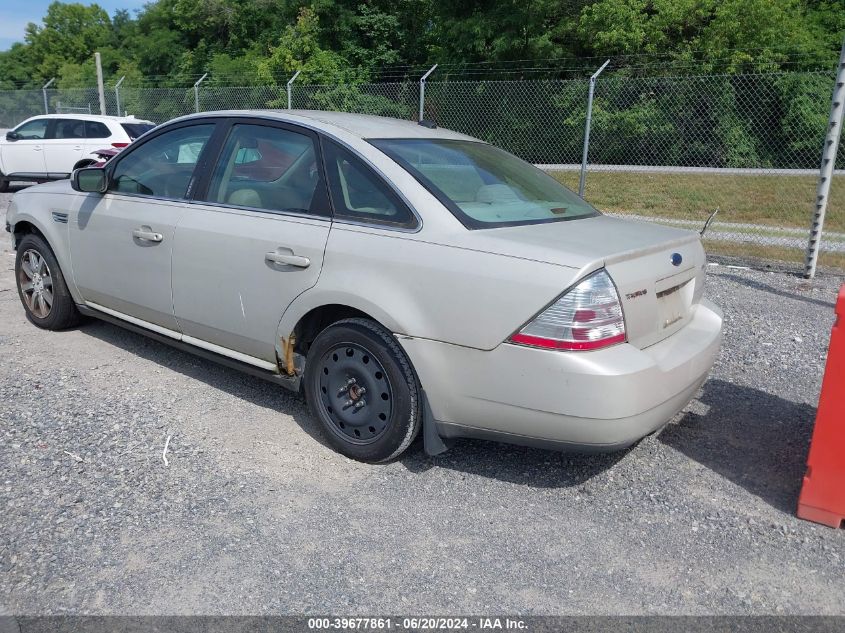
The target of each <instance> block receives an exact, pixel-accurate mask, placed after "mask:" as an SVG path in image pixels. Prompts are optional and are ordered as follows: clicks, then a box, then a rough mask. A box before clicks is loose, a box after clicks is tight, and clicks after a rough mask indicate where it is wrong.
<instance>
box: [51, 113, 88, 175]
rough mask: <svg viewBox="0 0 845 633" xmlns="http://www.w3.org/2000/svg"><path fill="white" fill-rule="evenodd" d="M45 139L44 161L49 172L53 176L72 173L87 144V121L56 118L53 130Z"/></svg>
mask: <svg viewBox="0 0 845 633" xmlns="http://www.w3.org/2000/svg"><path fill="white" fill-rule="evenodd" d="M50 137H51V138H49V139H47V140H46V141H44V162H45V164H46V170H47V173H49V174H52V175H53V177H58V176H60V175H63V174H70V172H71V171H73V166H74V165H75V164H76V163H77V162H78V161H79V159H80V158H82V150H83V148H84V145H85V121H82V120H80V119H54V120H53V132H52V134H50Z"/></svg>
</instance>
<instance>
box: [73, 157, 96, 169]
mask: <svg viewBox="0 0 845 633" xmlns="http://www.w3.org/2000/svg"><path fill="white" fill-rule="evenodd" d="M96 162H97V161H95V160H93V159H91V158H86V159H85V160H81V161H79V162H78V163H76V165H74V166H73V168H74V169H82V168H83V167H90V166H91V165H94V164H95V163H96Z"/></svg>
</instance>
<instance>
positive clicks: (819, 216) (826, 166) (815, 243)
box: [804, 39, 845, 279]
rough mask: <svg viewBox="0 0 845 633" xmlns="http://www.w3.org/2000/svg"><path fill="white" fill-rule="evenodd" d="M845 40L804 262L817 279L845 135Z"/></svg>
mask: <svg viewBox="0 0 845 633" xmlns="http://www.w3.org/2000/svg"><path fill="white" fill-rule="evenodd" d="M843 102H845V39H843V40H842V51H841V52H840V54H839V68H837V69H836V80H835V81H834V84H833V96H832V97H831V100H830V119H829V120H828V124H827V136H826V137H825V139H824V146H822V164H821V168H820V169H819V184H818V186H817V187H816V208H815V210H814V211H813V223H812V224H811V225H810V241H809V242H808V243H807V257H806V260H805V262H804V277H805V278H806V279H812V278H813V277H815V276H816V264H817V263H818V260H819V247H820V246H821V240H822V228H824V216H825V213H826V212H827V202H828V198H829V197H830V181H831V179H832V178H833V168H834V165H835V164H836V152H837V151H838V150H839V137H840V136H841V135H842V116H843V112H845V103H843Z"/></svg>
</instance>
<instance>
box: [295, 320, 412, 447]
mask: <svg viewBox="0 0 845 633" xmlns="http://www.w3.org/2000/svg"><path fill="white" fill-rule="evenodd" d="M305 397H306V399H307V400H308V406H309V408H310V409H311V413H312V414H313V416H314V417H315V418H317V420H319V422H320V425H321V426H322V427H323V430H324V435H325V437H326V440H327V441H328V443H329V444H330V445H331V446H332V448H334V449H335V450H336V451H338V452H339V453H342V454H343V455H346V456H347V457H350V458H352V459H356V460H358V461H362V462H370V463H379V462H386V461H389V460H391V459H393V458H395V457H397V456H398V455H400V454H401V453H402V452H403V451H405V449H407V448H408V446H410V444H411V442H413V440H414V438H415V437H416V436H417V433H419V430H420V423H421V419H422V415H421V411H420V387H419V384H418V382H417V377H416V374H415V373H414V370H413V368H412V367H411V362H410V361H409V360H408V357H407V356H406V355H405V353H404V351H403V350H402V348H401V347H400V346H399V344H398V343H397V342H396V339H395V338H394V337H393V335H392V334H391V333H390V332H389V331H388V330H386V329H385V328H384V327H382V326H381V325H379V324H378V323H376V322H374V321H370V320H369V319H358V318H355V319H344V320H343V321H338V322H337V323H335V324H333V325H331V326H329V327H328V328H326V329H325V330H323V331H322V332H320V334H319V335H318V336H317V338H316V339H315V340H314V343H313V344H312V345H311V348H310V349H309V351H308V360H307V362H306V364H305Z"/></svg>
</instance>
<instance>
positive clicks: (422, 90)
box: [419, 64, 437, 121]
mask: <svg viewBox="0 0 845 633" xmlns="http://www.w3.org/2000/svg"><path fill="white" fill-rule="evenodd" d="M435 68H437V64H435V65H434V66H432V67H431V68H429V69H428V72H427V73H426V74H424V75H423V76H422V77H421V78H420V118H419V120H420V121H422V120H423V119H424V118H425V116H424V112H423V110H424V109H425V80H426V79H428V76H429V75H430V74H431V73H433V72H434V69H435Z"/></svg>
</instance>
